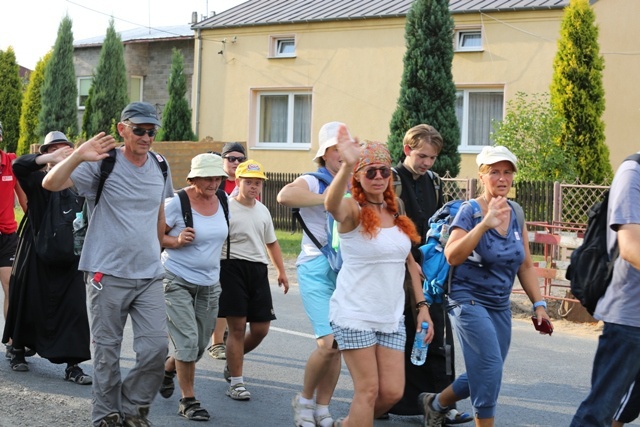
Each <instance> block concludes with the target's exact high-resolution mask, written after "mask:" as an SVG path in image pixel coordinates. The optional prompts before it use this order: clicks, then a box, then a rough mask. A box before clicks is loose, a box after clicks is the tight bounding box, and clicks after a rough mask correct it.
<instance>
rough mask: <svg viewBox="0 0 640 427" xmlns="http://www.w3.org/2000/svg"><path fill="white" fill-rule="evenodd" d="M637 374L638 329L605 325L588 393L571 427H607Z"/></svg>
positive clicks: (639, 355)
mask: <svg viewBox="0 0 640 427" xmlns="http://www.w3.org/2000/svg"><path fill="white" fill-rule="evenodd" d="M639 372H640V328H636V327H633V326H626V325H618V324H615V323H605V324H604V329H603V331H602V335H601V336H600V339H599V341H598V349H597V351H596V357H595V359H594V361H593V371H592V373H591V391H590V392H589V395H588V396H587V398H586V399H585V400H584V401H583V402H582V403H581V404H580V407H579V408H578V411H577V412H576V414H575V416H574V417H573V420H572V421H571V427H596V426H597V427H600V426H602V427H605V426H606V427H609V426H611V420H612V418H613V414H614V413H615V411H616V409H617V408H618V406H620V401H621V399H622V396H623V395H624V394H625V393H626V392H627V390H628V389H629V386H630V385H631V383H632V382H633V380H634V379H635V378H636V376H637V375H638V373H639Z"/></svg>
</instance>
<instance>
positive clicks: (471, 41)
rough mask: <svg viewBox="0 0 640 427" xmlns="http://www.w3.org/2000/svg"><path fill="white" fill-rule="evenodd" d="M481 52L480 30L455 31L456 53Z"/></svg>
mask: <svg viewBox="0 0 640 427" xmlns="http://www.w3.org/2000/svg"><path fill="white" fill-rule="evenodd" d="M481 50H482V30H481V29H480V28H474V29H457V30H455V51H456V52H470V51H471V52H473V51H476V52H477V51H481Z"/></svg>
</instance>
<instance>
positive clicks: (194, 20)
mask: <svg viewBox="0 0 640 427" xmlns="http://www.w3.org/2000/svg"><path fill="white" fill-rule="evenodd" d="M197 22H198V12H191V25H194V24H196V23H197Z"/></svg>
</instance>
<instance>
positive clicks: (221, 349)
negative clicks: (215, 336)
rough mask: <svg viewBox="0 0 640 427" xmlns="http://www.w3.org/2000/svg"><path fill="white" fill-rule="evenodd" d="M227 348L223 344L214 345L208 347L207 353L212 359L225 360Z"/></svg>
mask: <svg viewBox="0 0 640 427" xmlns="http://www.w3.org/2000/svg"><path fill="white" fill-rule="evenodd" d="M226 350H227V347H226V346H225V345H224V344H214V345H211V346H209V348H208V349H207V351H208V352H209V356H211V358H212V359H216V360H225V359H226V358H227V353H226Z"/></svg>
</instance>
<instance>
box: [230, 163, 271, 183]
mask: <svg viewBox="0 0 640 427" xmlns="http://www.w3.org/2000/svg"><path fill="white" fill-rule="evenodd" d="M236 178H260V179H267V176H266V175H265V174H264V169H263V168H262V165H261V164H260V163H258V162H256V161H255V160H247V161H244V162H242V163H240V164H239V165H238V168H237V169H236Z"/></svg>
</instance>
